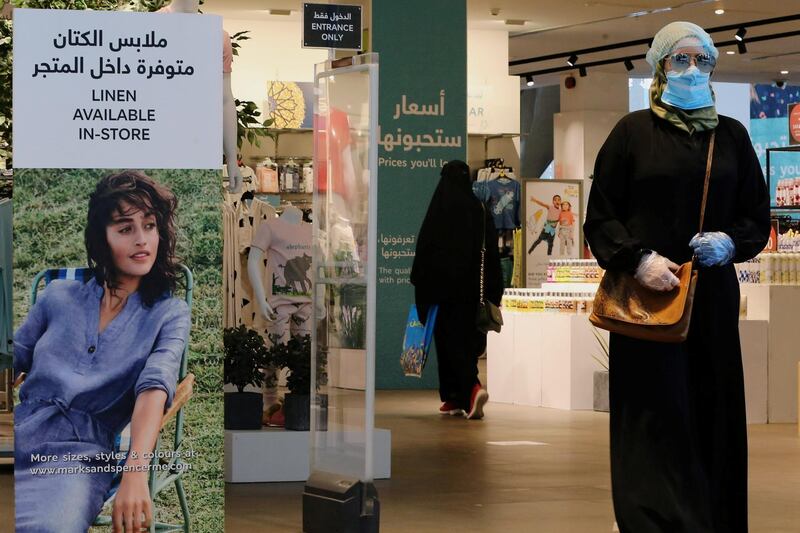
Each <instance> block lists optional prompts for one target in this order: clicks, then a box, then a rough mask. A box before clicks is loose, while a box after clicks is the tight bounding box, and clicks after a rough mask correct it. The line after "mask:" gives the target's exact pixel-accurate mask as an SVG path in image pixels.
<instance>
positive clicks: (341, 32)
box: [303, 4, 361, 50]
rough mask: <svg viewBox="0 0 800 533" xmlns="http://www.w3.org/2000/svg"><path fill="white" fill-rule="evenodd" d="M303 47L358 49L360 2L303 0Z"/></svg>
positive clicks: (359, 46)
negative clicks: (309, 1) (305, 1)
mask: <svg viewBox="0 0 800 533" xmlns="http://www.w3.org/2000/svg"><path fill="white" fill-rule="evenodd" d="M303 48H336V49H339V50H361V6H349V5H336V4H303Z"/></svg>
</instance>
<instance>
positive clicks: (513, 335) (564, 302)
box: [486, 259, 800, 423]
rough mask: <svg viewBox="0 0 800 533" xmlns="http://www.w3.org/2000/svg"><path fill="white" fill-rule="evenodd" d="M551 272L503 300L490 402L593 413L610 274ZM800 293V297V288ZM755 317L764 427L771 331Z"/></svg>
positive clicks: (749, 358)
mask: <svg viewBox="0 0 800 533" xmlns="http://www.w3.org/2000/svg"><path fill="white" fill-rule="evenodd" d="M547 272H548V277H547V280H548V281H547V282H546V283H543V284H542V287H541V288H539V289H506V291H505V292H504V294H503V300H502V303H501V312H502V314H503V321H504V325H503V328H502V330H501V332H500V333H498V334H495V333H490V334H489V335H488V337H487V349H486V350H487V387H488V390H489V392H490V394H491V400H492V401H493V402H498V403H510V404H516V405H528V406H533V407H548V408H556V409H568V410H584V409H587V410H588V409H592V408H593V399H594V373H595V372H596V371H603V370H606V369H604V368H603V367H602V366H601V365H600V363H599V362H598V360H597V359H598V358H600V359H602V353H603V348H602V346H601V344H600V342H599V341H598V339H597V336H600V337H601V338H603V339H605V340H607V339H608V333H607V332H606V331H603V330H598V329H596V328H594V327H593V326H592V324H591V323H590V322H589V315H590V314H591V312H592V304H593V302H594V296H595V293H596V291H597V286H598V284H599V281H600V279H601V278H602V275H603V270H602V269H601V268H600V267H599V266H598V265H597V262H596V261H594V260H574V259H573V260H551V261H550V263H549V264H548V271H547ZM756 288H758V287H756ZM765 288H769V287H765ZM775 288H776V289H778V288H779V287H775ZM797 290H798V295H800V288H798V289H797ZM744 292H745V291H743V293H744ZM746 302H747V299H746V295H745V294H743V295H742V305H741V312H742V313H746V312H747V303H746ZM748 318H749V319H745V316H744V315H743V314H740V319H741V320H742V321H741V322H740V338H741V343H742V353H743V361H744V365H745V387H746V391H747V413H748V421H749V422H750V423H764V422H766V421H767V391H768V386H767V382H768V376H767V368H768V365H767V353H768V351H767V343H766V339H767V335H768V327H769V325H768V323H767V322H766V321H765V319H764V318H762V317H760V316H753V317H748ZM798 334H799V335H800V332H799V333H798ZM798 342H799V343H800V340H798ZM781 357H784V355H781ZM787 364H788V363H787ZM789 375H794V374H789ZM770 379H772V380H773V381H775V380H776V378H775V377H772V378H770ZM776 387H777V385H776ZM778 390H783V389H781V388H780V387H779V388H777V389H776V391H778ZM775 396H776V398H777V397H780V398H781V399H782V400H781V401H783V400H785V397H787V395H785V394H783V395H782V394H781V393H779V392H775ZM782 405H784V406H785V401H784V402H783V404H782ZM776 409H777V408H776Z"/></svg>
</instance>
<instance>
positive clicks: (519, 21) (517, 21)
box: [506, 19, 528, 26]
mask: <svg viewBox="0 0 800 533" xmlns="http://www.w3.org/2000/svg"><path fill="white" fill-rule="evenodd" d="M527 22H528V21H527V20H525V19H506V26H524V25H525V24H526V23H527Z"/></svg>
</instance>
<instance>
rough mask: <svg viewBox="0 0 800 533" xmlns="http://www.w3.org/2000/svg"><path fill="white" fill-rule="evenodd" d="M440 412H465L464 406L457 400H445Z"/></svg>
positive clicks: (449, 413)
mask: <svg viewBox="0 0 800 533" xmlns="http://www.w3.org/2000/svg"><path fill="white" fill-rule="evenodd" d="M439 412H440V413H441V414H443V415H450V416H456V415H460V414H461V413H463V412H464V410H463V409H462V408H460V407H459V406H458V405H456V402H450V401H448V402H444V403H443V404H442V406H441V407H440V408H439Z"/></svg>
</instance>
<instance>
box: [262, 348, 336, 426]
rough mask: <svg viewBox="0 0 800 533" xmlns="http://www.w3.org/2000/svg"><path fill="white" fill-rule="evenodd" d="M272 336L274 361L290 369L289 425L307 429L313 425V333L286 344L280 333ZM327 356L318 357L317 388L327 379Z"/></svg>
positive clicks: (285, 405)
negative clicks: (280, 340)
mask: <svg viewBox="0 0 800 533" xmlns="http://www.w3.org/2000/svg"><path fill="white" fill-rule="evenodd" d="M270 340H272V348H270V349H269V362H270V365H271V366H274V367H275V368H286V369H287V370H288V371H289V374H288V376H287V377H286V386H287V387H288V389H289V393H288V394H286V396H285V397H284V401H283V413H284V416H285V419H286V425H285V428H286V429H291V430H295V431H307V430H308V429H309V427H310V426H311V336H310V335H305V336H303V337H292V338H291V339H289V342H287V343H285V344H283V343H280V342H279V340H278V338H277V336H276V337H272V336H271V337H270ZM320 353H321V352H320ZM325 359H326V358H325V357H324V356H322V357H318V359H317V388H319V386H320V385H323V384H325V383H326V382H327V370H326V369H327V364H326V360H325Z"/></svg>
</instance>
